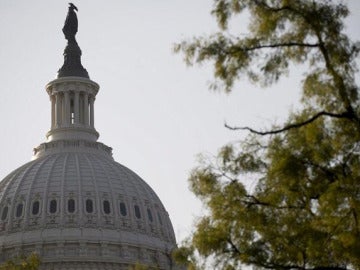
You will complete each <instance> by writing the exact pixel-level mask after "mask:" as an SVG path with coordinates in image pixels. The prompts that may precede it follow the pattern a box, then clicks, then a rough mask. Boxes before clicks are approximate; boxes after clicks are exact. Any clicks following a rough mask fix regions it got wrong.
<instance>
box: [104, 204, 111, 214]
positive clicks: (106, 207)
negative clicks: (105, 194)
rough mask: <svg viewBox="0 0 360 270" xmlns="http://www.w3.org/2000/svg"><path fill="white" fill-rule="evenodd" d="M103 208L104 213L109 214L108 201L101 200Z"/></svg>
mask: <svg viewBox="0 0 360 270" xmlns="http://www.w3.org/2000/svg"><path fill="white" fill-rule="evenodd" d="M103 209H104V213H105V214H107V215H108V214H110V212H111V210H110V202H109V201H103Z"/></svg>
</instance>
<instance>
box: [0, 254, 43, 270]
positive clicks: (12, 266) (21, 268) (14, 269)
mask: <svg viewBox="0 0 360 270" xmlns="http://www.w3.org/2000/svg"><path fill="white" fill-rule="evenodd" d="M39 265H40V259H39V256H38V255H36V254H35V253H33V254H30V255H29V256H28V257H24V256H21V257H19V258H15V259H13V260H9V261H7V262H5V263H4V264H2V265H0V270H37V269H39Z"/></svg>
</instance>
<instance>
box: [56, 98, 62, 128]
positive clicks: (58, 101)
mask: <svg viewBox="0 0 360 270" xmlns="http://www.w3.org/2000/svg"><path fill="white" fill-rule="evenodd" d="M55 98H56V116H55V118H56V127H60V126H61V96H60V94H59V93H57V94H56V96H55Z"/></svg>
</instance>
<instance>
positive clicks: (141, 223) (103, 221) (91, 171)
mask: <svg viewBox="0 0 360 270" xmlns="http://www.w3.org/2000/svg"><path fill="white" fill-rule="evenodd" d="M40 148H41V149H42V150H41V151H42V155H41V156H40V157H38V158H37V159H35V160H34V161H31V162H29V163H27V164H25V165H23V166H22V167H20V168H18V169H16V170H15V171H13V172H12V173H11V174H9V175H8V176H7V177H6V178H5V179H4V180H3V181H2V182H1V183H0V243H1V248H2V249H1V250H0V252H1V253H0V254H1V255H0V256H1V257H2V258H1V259H2V260H5V259H7V258H8V257H13V256H14V255H16V254H21V253H27V252H30V251H34V250H35V251H37V252H38V253H39V254H40V255H41V259H42V261H43V262H44V263H46V267H45V268H44V269H51V267H54V268H53V269H69V267H70V266H71V267H74V265H76V263H77V262H79V265H84V263H85V262H87V263H90V264H87V266H83V267H80V266H78V268H75V269H89V267H90V266H89V265H92V264H93V266H94V267H95V269H102V268H97V267H98V266H99V265H102V266H103V267H104V266H105V265H108V267H110V266H111V265H112V267H113V268H111V267H110V268H109V269H122V268H121V266H123V267H124V269H128V265H129V264H135V263H137V262H139V263H142V264H146V265H153V266H159V267H160V268H162V269H169V268H170V266H171V260H170V259H169V254H170V252H171V250H172V249H173V248H174V247H175V237H174V232H173V228H172V225H171V222H170V219H169V216H168V213H167V212H166V210H165V208H164V206H163V205H162V203H161V201H160V199H159V198H158V197H157V195H156V194H155V192H154V191H153V190H152V189H151V188H150V187H149V185H148V184H146V183H145V182H144V181H143V180H142V179H141V178H140V177H139V176H138V175H136V174H135V173H134V172H132V171H131V170H129V169H128V168H126V167H124V166H122V165H121V164H119V163H117V162H115V161H114V160H113V159H112V157H111V155H110V154H109V153H108V152H109V148H106V146H104V145H103V144H101V143H97V142H94V143H92V144H89V143H87V142H85V141H82V140H73V141H69V140H67V141H54V142H50V143H45V144H43V145H41V146H40V147H39V149H40ZM59 262H61V263H59ZM80 262H81V263H80ZM57 265H58V266H57ZM60 265H61V267H62V268H60ZM104 269H105V268H104Z"/></svg>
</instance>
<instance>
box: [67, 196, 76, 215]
mask: <svg viewBox="0 0 360 270" xmlns="http://www.w3.org/2000/svg"><path fill="white" fill-rule="evenodd" d="M67 206H68V207H67V208H68V212H69V213H74V212H75V200H74V199H69V200H68V205H67Z"/></svg>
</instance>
